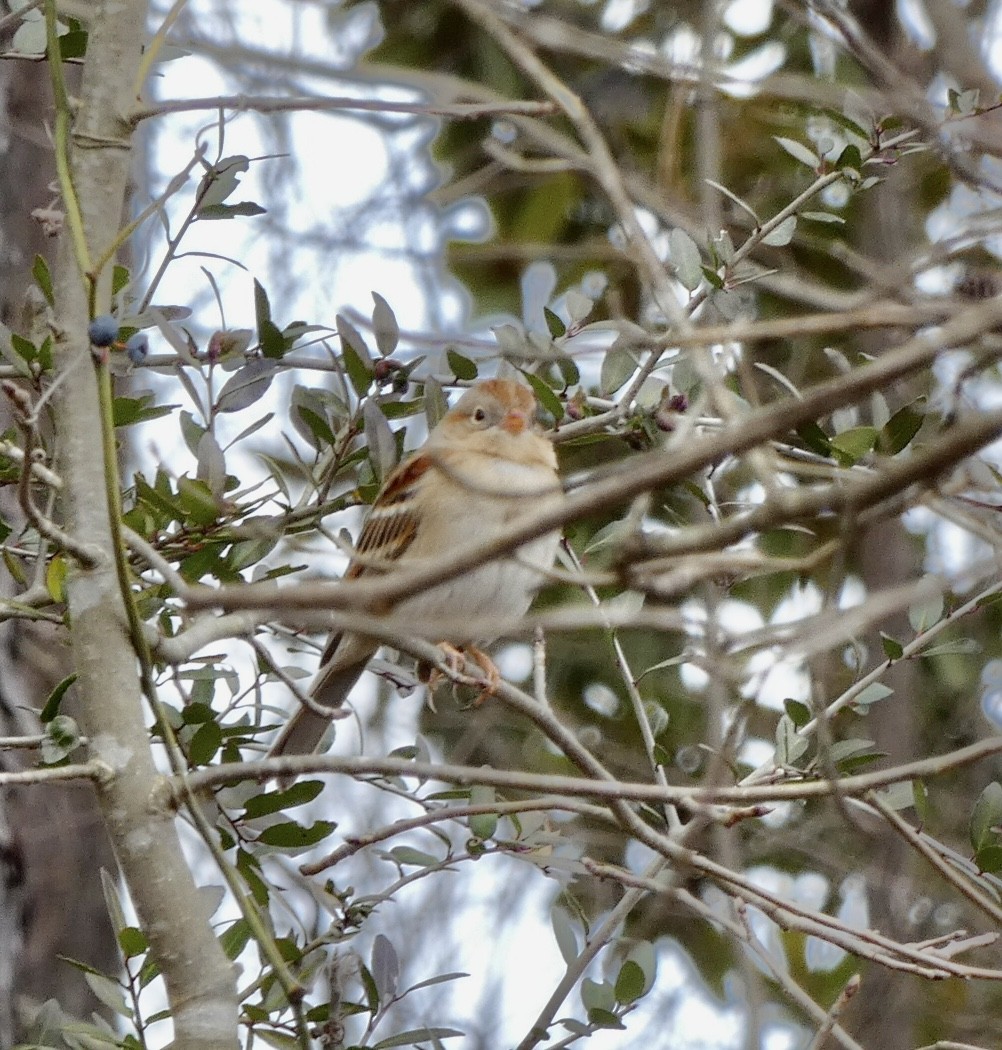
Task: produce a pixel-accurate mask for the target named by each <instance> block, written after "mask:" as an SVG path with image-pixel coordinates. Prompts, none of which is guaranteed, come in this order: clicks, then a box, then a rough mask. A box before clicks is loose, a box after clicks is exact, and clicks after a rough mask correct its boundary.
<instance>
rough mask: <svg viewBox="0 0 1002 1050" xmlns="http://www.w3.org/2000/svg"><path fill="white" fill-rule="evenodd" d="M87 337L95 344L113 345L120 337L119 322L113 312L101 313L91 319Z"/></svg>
mask: <svg viewBox="0 0 1002 1050" xmlns="http://www.w3.org/2000/svg"><path fill="white" fill-rule="evenodd" d="M87 337H88V338H89V339H90V341H91V344H92V345H93V346H111V344H112V343H113V342H114V341H115V340H116V339H117V338H118V322H117V321H116V320H115V318H114V317H112V316H111V314H101V316H100V317H95V318H94V320H93V321H91V323H90V326H89V327H88V328H87Z"/></svg>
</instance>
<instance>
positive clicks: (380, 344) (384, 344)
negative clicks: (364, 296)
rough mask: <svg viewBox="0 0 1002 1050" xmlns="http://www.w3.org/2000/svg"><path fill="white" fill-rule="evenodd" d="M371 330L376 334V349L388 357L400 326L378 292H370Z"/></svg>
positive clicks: (398, 335) (394, 346)
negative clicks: (371, 305)
mask: <svg viewBox="0 0 1002 1050" xmlns="http://www.w3.org/2000/svg"><path fill="white" fill-rule="evenodd" d="M372 301H373V302H374V303H375V306H374V307H373V308H372V331H373V333H374V334H375V336H376V349H377V350H378V351H379V352H380V353H381V354H382V355H383V357H389V356H390V354H392V353H393V351H394V350H396V348H397V342H398V341H399V339H400V326H399V325H398V324H397V318H396V315H395V314H394V312H393V310H392V308H391V307H390V304H389V303H388V302H387V301H386V300H385V299H384V298H383V297H382V296H381V295H380V294H379V293H378V292H373V293H372Z"/></svg>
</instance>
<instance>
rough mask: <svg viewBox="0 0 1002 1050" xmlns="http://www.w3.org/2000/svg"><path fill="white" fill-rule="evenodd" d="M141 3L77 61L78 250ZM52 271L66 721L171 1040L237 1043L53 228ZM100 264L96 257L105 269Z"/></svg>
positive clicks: (104, 306)
mask: <svg viewBox="0 0 1002 1050" xmlns="http://www.w3.org/2000/svg"><path fill="white" fill-rule="evenodd" d="M146 13H147V12H146V4H145V3H139V2H133V3H129V4H125V3H121V2H116V0H105V3H104V4H103V5H102V6H101V8H100V9H99V11H98V13H97V14H96V15H95V17H94V19H93V21H92V23H91V26H90V39H89V42H88V54H87V64H86V67H85V70H84V76H83V83H82V87H81V100H80V106H79V109H78V112H77V116H76V120H75V123H74V127H73V144H72V148H71V150H70V159H71V170H72V176H73V181H74V189H75V192H76V195H77V198H78V200H79V203H80V207H81V211H82V215H83V222H84V229H85V232H86V239H87V242H88V246H89V248H90V251H91V254H92V256H95V255H96V254H99V253H100V252H101V251H102V250H103V249H105V248H106V247H107V245H108V244H109V242H110V241H111V239H112V237H113V236H114V231H116V230H117V229H118V228H119V226H120V219H121V214H122V209H123V201H124V199H125V193H126V188H127V183H128V178H129V168H130V160H131V149H130V144H131V143H130V140H131V127H130V125H129V123H128V122H127V120H126V119H125V118H126V117H127V115H128V113H129V110H130V107H131V106H132V105H134V103H135V94H134V81H135V78H136V75H137V70H138V68H139V61H140V55H141V48H142V43H143V36H144V32H143V30H144V24H145V18H146ZM61 241H62V243H61V244H60V251H59V261H58V265H57V270H56V275H55V282H54V283H55V292H56V303H57V324H58V326H59V329H60V331H59V339H58V368H59V371H60V373H63V372H65V371H66V370H68V369H73V372H72V377H71V381H69V382H65V383H62V384H61V385H60V388H59V396H58V400H57V402H56V418H57V420H58V429H59V433H58V435H57V442H58V447H59V467H60V470H61V473H62V476H63V479H64V491H65V516H66V527H67V530H68V531H69V533H70V534H71V536H72V537H73V538H74V539H75V540H76V542H78V543H79V544H83V545H86V546H88V547H89V548H92V549H94V550H95V551H96V552H97V558H96V563H95V564H94V565H93V566H92V567H88V568H84V567H77V568H76V569H75V570H74V571H72V572H71V575H70V578H69V580H68V584H67V598H68V604H69V611H70V618H71V623H72V627H71V636H72V643H73V654H74V662H75V666H76V670H77V673H78V676H79V677H78V681H77V688H78V690H79V692H80V697H81V714H80V720H81V723H82V728H83V730H84V732H85V733H86V735H87V736H88V737H89V738H90V751H91V754H90V757H91V758H98V759H100V760H103V761H104V762H106V763H107V765H108V767H109V771H110V775H109V777H108V779H107V781H106V782H105V783H104V784H103V785H101V787H100V788H99V790H98V800H99V804H100V808H101V812H102V815H103V818H104V821H105V824H106V827H107V828H108V831H109V834H110V837H111V839H112V843H113V846H114V849H115V853H116V856H117V858H118V862H119V865H120V868H121V871H122V874H123V876H124V878H125V881H126V884H127V886H128V889H129V892H130V894H131V897H132V900H133V902H134V904H135V906H136V911H137V913H138V915H139V919H140V923H141V925H142V927H143V929H144V931H145V933H146V935H147V937H148V939H149V943H150V948H151V952H152V955H153V957H154V959H155V960H156V962H157V963H158V965H159V967H160V970H161V972H162V974H163V977H164V980H165V983H166V987H167V994H168V997H169V1000H170V1005H171V1010H172V1018H173V1021H174V1027H175V1038H176V1045H177V1046H179V1047H184V1048H185V1050H189V1048H190V1050H201V1048H205V1050H209V1048H212V1050H215V1048H222V1047H227V1048H230V1047H235V1046H236V1045H237V1035H236V1018H237V1003H236V991H235V975H234V972H233V969H232V967H231V965H230V963H229V962H228V960H227V959H226V958H225V956H224V955H223V953H222V951H221V949H220V947H219V945H218V942H217V941H216V938H215V936H214V935H213V932H212V928H211V926H210V924H209V918H210V916H209V914H208V912H207V908H206V905H205V902H204V900H203V899H202V897H201V896H200V895H199V894H198V892H197V890H196V886H195V883H194V880H193V878H192V875H191V872H190V871H189V869H188V867H187V865H186V864H185V861H184V858H183V856H182V853H181V847H180V842H179V840H178V836H177V831H176V828H175V826H174V820H173V816H172V813H171V812H170V810H169V808H167V807H166V806H165V805H164V796H165V793H164V791H163V790H162V789H163V781H162V778H161V776H160V775H159V774H158V772H157V770H156V768H155V766H154V763H153V758H152V755H151V752H150V746H149V741H148V739H147V734H146V730H145V719H146V717H147V716H146V712H145V711H144V708H143V700H142V695H141V690H140V678H139V672H138V666H137V657H136V653H135V651H134V649H133V646H132V643H131V640H130V635H129V630H128V626H127V618H126V610H125V606H124V603H123V596H122V594H121V592H120V589H119V583H118V578H117V574H116V570H115V564H114V553H113V552H114V536H113V533H112V529H111V519H110V516H109V508H108V505H107V501H106V498H105V494H104V493H105V472H104V467H103V463H102V455H101V447H102V439H101V424H100V419H101V409H100V404H99V395H98V382H97V376H96V371H95V369H94V368H93V367H92V365H91V362H90V351H89V347H88V339H87V324H88V302H87V291H86V288H85V282H84V279H83V277H82V275H81V274H80V272H79V269H78V265H77V258H76V256H75V253H74V248H73V244H72V242H71V239H70V237H69V236H68V230H64V232H63V236H62V238H61ZM107 269H108V268H106V270H107ZM109 284H110V273H109V272H105V273H102V275H101V277H100V280H99V282H98V290H97V297H96V309H97V312H98V313H101V312H107V311H108V309H109V306H110V299H109V291H110V289H109Z"/></svg>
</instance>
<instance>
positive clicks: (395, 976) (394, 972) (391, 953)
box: [369, 933, 400, 1002]
mask: <svg viewBox="0 0 1002 1050" xmlns="http://www.w3.org/2000/svg"><path fill="white" fill-rule="evenodd" d="M369 972H370V973H371V974H372V979H373V980H374V981H375V982H376V987H377V988H378V989H379V997H380V999H382V1000H383V1002H386V1001H387V1000H388V999H392V998H393V996H394V994H395V993H396V990H397V982H398V981H399V979H400V957H399V956H398V955H397V950H396V948H394V947H393V942H392V941H391V940H390V939H389V937H387V936H386V935H385V934H382V933H377V934H376V937H375V940H374V941H373V942H372V960H371V963H370V966H369Z"/></svg>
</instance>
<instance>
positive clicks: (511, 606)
mask: <svg viewBox="0 0 1002 1050" xmlns="http://www.w3.org/2000/svg"><path fill="white" fill-rule="evenodd" d="M537 408H538V405H537V402H536V398H535V395H534V394H533V392H532V391H531V390H530V389H529V388H528V387H527V386H525V385H523V384H522V383H520V382H517V381H515V380H512V379H488V380H485V381H483V382H481V383H478V384H477V385H476V386H474V387H471V388H470V389H469V390H467V391H466V392H465V393H464V394H463V396H462V397H461V398H460V399H459V400H458V401H457V402H456V404H455V406H454V407H453V408H451V409H450V410H449V411H448V412H447V413H446V414H445V415H444V416H443V417H442V419H441V421H440V422H439V423H438V425H437V426H435V427H434V429H433V430H432V431H431V433H430V434H429V435H428V438H427V440H426V441H425V443H424V445H423V446H422V447H421V448H420V449H418V450H417V451H416V452H414V453H412V454H411V455H410V456H408V457H407V458H406V459H404V460H402V461H401V463H400V464H399V465H398V466H397V467H396V468H395V469H394V470H393V471H392V472H391V473H390V474H389V475H388V477H387V478H386V481H385V483H384V484H383V487H382V488H381V489H380V491H379V494H378V495H377V496H376V500H375V502H374V503H373V505H372V507H371V509H370V511H369V513H368V516H367V517H366V519H365V522H364V523H363V526H362V532H361V535H360V536H359V539H358V543H357V544H356V546H355V552H356V554H357V558H356V559H355V560H353V561H352V562H351V563H350V565H349V567H348V570H347V573H346V576H345V578H346V579H358V578H360V577H363V576H368V575H370V574H373V573H383V572H392V571H393V568H394V567H396V566H398V565H399V566H413V564H414V563H415V562H417V561H419V560H425V561H427V560H428V559H440V558H442V557H443V556H445V555H446V554H447V553H448V552H449V551H450V550H453V549H456V548H460V547H463V546H464V545H469V544H470V543H472V542H473V541H474V540H486V539H489V538H491V537H493V536H497V535H499V534H501V533H504V532H506V531H507V530H508V529H509V528H510V526H511V525H512V523H513V522H516V521H518V520H519V519H520V518H522V517H525V516H526V515H528V514H531V513H534V512H536V511H538V510H539V509H541V508H542V507H549V506H554V505H556V504H558V503H559V502H560V501H561V500H562V499H563V492H562V489H561V486H560V481H559V478H558V476H557V458H556V453H555V452H554V449H553V444H552V443H551V442H550V441H548V440H547V439H546V438H545V437H544V436H543V435H542V433H541V432H540V431H539V429H538V427H537V425H536V421H535V420H536V412H537ZM559 541H560V533H559V531H554V532H548V533H546V534H545V535H543V536H539V537H537V538H536V539H533V540H530V541H529V542H528V543H526V544H524V545H523V546H521V547H519V548H518V549H517V550H515V551H514V552H512V553H511V554H509V555H507V556H506V557H505V558H502V559H497V560H494V561H491V562H487V563H485V564H483V565H478V566H476V567H475V568H473V569H471V570H469V571H468V572H466V573H463V574H462V575H461V576H457V577H454V578H452V579H450V580H448V581H446V582H445V583H441V584H435V585H433V586H431V587H429V588H428V589H427V590H425V591H423V592H420V593H418V594H414V595H411V596H410V597H408V598H405V599H403V600H401V601H399V602H398V603H397V604H396V605H395V606H394V608H393V610H392V612H391V616H392V619H393V620H394V621H395V622H396V623H399V624H400V625H401V626H402V627H403V628H404V629H405V630H407V631H409V632H412V633H413V634H414V635H415V636H419V637H424V638H430V639H431V640H432V641H435V642H437V643H439V644H442V645H443V646H444V647H445V648H446V649H453V652H454V651H455V650H454V646H467V647H471V648H470V654H471V656H473V657H474V659H476V661H477V662H478V663H480V665H481V667H484V668H485V669H488V670H490V669H489V668H488V664H489V660H487V658H486V657H484V656H483V654H482V653H480V652H479V649H473V648H472V647H473V646H480V645H489V644H490V643H491V642H492V641H494V640H495V638H496V633H495V629H494V628H493V627H492V625H493V624H497V623H498V622H501V621H510V620H512V619H517V618H518V617H520V616H522V615H523V614H524V613H525V612H526V611H527V610H528V608H529V606H530V604H531V603H532V599H533V597H534V595H535V593H536V591H537V590H538V589H539V587H540V585H541V584H542V583H543V581H544V578H545V573H546V571H547V570H549V569H550V568H551V567H552V565H553V562H554V559H555V558H556V553H557V545H558V543H559ZM382 563H385V565H384V564H382ZM436 622H439V623H442V622H446V623H449V624H466V625H467V626H466V627H460V628H458V629H456V630H455V631H451V633H450V636H449V637H448V638H441V637H436V636H435V635H434V634H433V633H432V632H434V630H435V628H434V626H433V625H434V624H435V623H436ZM379 645H380V643H379V642H378V641H377V640H376V639H375V638H372V637H369V636H366V635H364V634H360V633H358V632H355V631H352V630H350V629H349V630H338V631H335V632H334V633H333V634H332V635H331V636H330V638H329V639H328V641H327V645H326V647H325V649H324V652H323V655H322V657H321V659H320V668H319V670H318V671H317V673H316V676H315V677H314V679H313V681H312V683H311V685H310V688H309V695H310V696H311V698H312V699H313V700H314V701H315V702H316V703H317V704H319V705H321V706H322V707H326V708H329V709H330V710H331V712H332V716H331V717H333V713H334V712H335V711H336V710H337V709H338V708H340V707H341V706H342V705H343V704H344V702H345V700H346V699H347V698H348V694H349V693H350V692H351V690H352V688H353V687H354V685H355V683H356V682H357V681H358V679H359V677H360V676H361V674H362V672H363V671H364V670H365V667H366V664H367V663H368V662H369V660H370V659H371V658H372V657H373V656H374V655H375V653H376V651H377V649H378V648H379ZM484 661H487V662H486V663H485V662H484ZM490 667H491V668H492V667H493V665H490ZM493 673H494V676H495V677H496V676H497V670H496V668H495V669H494V670H493ZM330 721H331V719H330V718H328V717H324V716H322V715H320V714H318V713H316V712H315V711H312V710H310V709H309V708H307V707H305V706H302V707H300V708H299V710H298V711H296V713H295V714H294V715H293V716H292V717H291V718H290V720H289V721H288V723H286V725H285V726H284V727H283V729H282V730H281V732H280V733H279V735H278V737H277V738H276V740H275V742H274V743H273V744H272V747H271V750H270V752H269V756H270V757H276V756H279V755H295V754H309V753H311V752H312V751H314V750H316V748H317V746H318V745H319V744H320V741H321V738H322V737H323V735H324V733H325V732H326V730H327V727H328V725H329V724H330Z"/></svg>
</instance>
